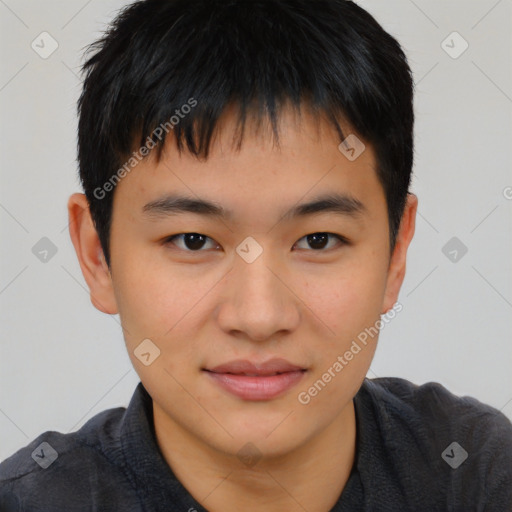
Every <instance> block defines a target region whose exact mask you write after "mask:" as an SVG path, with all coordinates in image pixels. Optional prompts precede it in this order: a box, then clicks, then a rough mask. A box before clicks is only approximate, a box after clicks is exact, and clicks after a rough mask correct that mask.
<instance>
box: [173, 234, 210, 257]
mask: <svg viewBox="0 0 512 512" xmlns="http://www.w3.org/2000/svg"><path fill="white" fill-rule="evenodd" d="M207 242H210V247H206V249H216V248H217V247H219V244H217V243H216V242H215V240H213V239H212V238H210V237H208V236H206V235H201V234H200V233H180V234H178V235H173V236H170V237H168V238H166V239H165V244H174V245H176V246H177V247H178V248H179V249H182V250H183V251H188V252H199V251H200V250H201V249H204V248H205V245H207Z"/></svg>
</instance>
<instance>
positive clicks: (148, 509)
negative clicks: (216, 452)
mask: <svg viewBox="0 0 512 512" xmlns="http://www.w3.org/2000/svg"><path fill="white" fill-rule="evenodd" d="M354 404H355V410H356V417H357V447H356V450H357V451H356V459H355V463H354V467H353V468H352V472H351V475H350V477H349V480H348V482H347V484H346V486H345V488H344V490H343V492H342V494H341V496H340V498H339V500H338V502H337V504H336V505H335V506H334V507H333V508H332V511H331V512H357V511H376V512H377V511H378V512H387V511H390V512H391V511H392V512H398V511H400V512H406V511H415V512H417V511H427V512H435V511H443V512H445V511H453V512H456V511H457V512H458V511H460V512H469V511H486V512H493V511H496V512H508V511H512V424H511V423H510V421H509V420H508V419H507V418H506V417H505V416H504V415H503V414H501V413H500V412H499V411H497V410H496V409H494V408H492V407H490V406H487V405H484V404H482V403H480V402H478V401H477V400H475V399H474V398H470V397H457V396H455V395H453V394H451V393H450V392H449V391H447V390H446V389H445V388H444V387H443V386H441V385H440V384H437V383H428V384H424V385H422V386H416V385H414V384H412V383H411V382H409V381H407V380H404V379H399V378H378V379H365V381H364V382H363V384H362V386H361V388H360V390H359V391H358V393H357V395H356V396H355V397H354ZM152 410H153V404H152V400H151V397H150V396H149V394H148V393H147V391H146V390H145V389H144V387H143V386H142V383H139V385H138V386H137V388H136V390H135V392H134V394H133V397H132V399H131V401H130V404H129V406H128V408H121V407H120V408H115V409H109V410H106V411H104V412H102V413H100V414H97V415H96V416H95V417H93V418H92V419H91V420H89V421H88V422H87V423H86V424H85V425H84V426H83V427H82V428H81V429H80V430H78V431H77V432H73V433H70V434H61V433H58V432H45V433H44V434H42V435H40V436H39V437H38V438H37V439H35V440H34V441H33V442H32V443H30V444H29V445H28V446H26V447H25V448H22V449H21V450H19V451H18V452H16V453H15V454H14V455H12V456H11V457H9V458H8V459H6V460H5V461H4V462H3V463H2V464H0V511H1V512H14V511H23V512H57V511H58V512H85V511H87V512H90V511H102V512H113V511H122V512H139V511H140V512H142V511H145V512H157V511H158V512H159V511H162V512H163V511H165V512H172V511H177V512H187V511H197V512H204V511H205V510H206V509H205V508H203V507H202V506H201V505H200V504H199V503H198V502H196V501H195V500H194V498H192V496H191V495H190V494H189V493H188V492H187V490H186V489H185V488H184V487H183V486H182V484H181V483H180V482H179V481H178V480H177V479H176V477H175V476H174V474H173V473H172V471H171V469H170V468H169V466H168V465H167V464H166V462H165V460H164V458H163V456H162V455H161V452H160V450H159V448H158V445H157V443H156V439H155V433H154V426H153V415H152Z"/></svg>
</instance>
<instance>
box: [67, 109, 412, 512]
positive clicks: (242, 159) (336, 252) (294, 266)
mask: <svg viewBox="0 0 512 512" xmlns="http://www.w3.org/2000/svg"><path fill="white" fill-rule="evenodd" d="M234 119H235V118H234V113H233V112H232V111H229V110H228V111H226V113H225V115H224V117H223V119H222V123H221V125H220V130H219V131H218V132H217V136H216V138H215V139H214V142H213V145H212V152H211V154H210V155H209V158H208V159H207V160H206V161H200V160H198V159H196V158H195V157H193V156H191V155H190V154H188V153H186V152H185V153H183V154H182V155H179V153H178V152H177V151H176V150H175V149H174V146H172V145H171V142H168V143H167V146H166V150H165V152H164V154H163V157H162V159H161V161H160V163H157V162H156V160H155V159H154V158H153V156H150V157H148V158H147V159H145V160H144V161H143V162H141V163H140V164H138V165H137V167H136V168H135V169H134V170H133V171H132V172H131V173H130V174H129V175H127V176H126V177H125V178H124V179H123V180H122V181H121V182H120V183H119V184H118V186H117V188H116V190H115V196H114V205H113V219H112V230H111V268H110V269H109V268H108V267H107V265H106V264H105V259H104V257H103V253H102V250H101V246H100V243H99V239H98V236H97V234H96V231H95V229H94V227H93V223H92V220H91V217H90V213H89V209H88V204H87V201H86V199H85V196H84V195H82V194H74V195H73V196H71V198H70V200H69V204H68V208H69V216H70V221H71V222H70V232H71V238H72V241H73V244H74V246H75V249H76V252H77V255H78V259H79V261H80V265H81V268H82V272H83V274H84V277H85V279H86V281H87V284H88V286H89V288H90V292H91V300H92V303H93V304H94V306H95V307H96V308H98V309H99V310H100V311H103V312H105V313H108V314H115V313H119V315H120V319H121V323H122V326H123V331H124V337H125V341H126V345H127V349H128V352H129V354H130V358H131V360H132V363H133V365H134V368H135V370H136V371H137V372H138V374H139V376H140V379H141V381H142V383H143V385H144V386H145V388H146V389H147V390H148V392H149V394H150V395H151V396H152V398H153V408H154V423H155V432H156V437H157V442H158V444H159V446H160V449H161V452H162V454H163V456H164V457H165V459H166V461H167V462H168V464H169V465H170V467H171V469H172V470H173V471H174V473H175V474H176V476H177V477H178V478H179V480H180V481H181V482H182V484H183V485H184V486H185V487H186V488H187V489H188V491H189V492H190V493H191V494H192V496H194V498H195V499H196V500H198V501H199V502H201V503H202V505H203V506H204V507H205V508H207V509H208V510H210V511H212V512H217V511H219V512H220V511H222V512H231V511H235V510H237V511H238V510H247V511H254V512H256V511H265V512H272V511H282V510H287V511H291V512H294V511H299V510H300V511H303V510H304V509H306V510H308V511H310V512H315V511H316V512H321V511H324V512H326V511H328V510H330V509H331V508H332V507H333V506H334V504H335V503H336V501H337V500H338V499H339V496H340V494H341V492H342V490H343V488H344V486H345V484H346V482H347V479H348V477H349V474H350V471H351V468H352V465H353V462H354V457H355V442H356V423H355V412H354V406H353V400H352V399H353V397H354V395H355V394H356V393H357V390H358V389H359V387H360V386H361V383H362V381H363V379H364V377H365V375H366V373H367V371H368V368H369V367H370V363H371V360H372V358H373V355H374V351H375V348H376V343H377V337H374V338H373V339H372V340H371V341H370V342H369V343H368V344H367V346H366V347H364V348H363V349H362V350H361V351H360V352H359V353H358V354H357V355H355V356H354V358H353V359H352V360H351V361H349V362H348V364H347V365H346V366H345V367H344V368H343V370H342V371H341V372H339V373H338V374H336V377H335V378H333V379H332V380H331V382H329V383H328V384H327V385H326V386H325V388H323V389H322V391H321V392H320V393H318V395H317V396H315V397H314V398H312V399H311V401H310V402H309V403H308V404H307V405H303V404H301V403H300V402H299V401H298V394H299V393H300V392H301V391H305V390H306V391H307V389H308V388H309V387H310V386H311V385H312V384H313V383H314V382H315V381H317V380H318V379H320V378H321V377H322V374H324V373H325V372H326V371H327V370H328V368H330V367H332V365H333V364H334V362H335V361H336V360H337V357H338V356H340V355H343V354H344V353H345V352H346V351H347V350H348V349H349V347H350V345H351V343H352V340H354V339H356V337H357V335H358V334H359V333H361V332H362V331H364V329H365V328H367V327H370V326H373V325H374V324H375V322H376V321H377V320H379V318H380V315H381V314H382V313H385V312H387V311H388V310H390V309H391V308H392V307H393V305H394V304H395V303H396V301H397V299H398V293H399V290H400V287H401V285H402V282H403V279H404V275H405V266H406V253H407V248H408V246H409V243H410V241H411V239H412V237H413V234H414V226H415V217H416V211H417V198H416V196H415V195H413V194H409V195H408V201H407V205H406V209H405V212H404V215H403V218H402V223H401V227H400V232H399V235H398V238H397V243H396V246H395V248H394V251H393V253H392V255H390V248H389V241H388V240H389V236H388V235H389V231H388V230H389V226H388V220H387V212H386V200H385V195H384V191H383V189H382V186H381V185H380V183H379V181H378V179H377V175H376V173H375V156H374V152H373V150H372V148H371V146H370V145H369V144H366V150H365V151H364V152H363V153H362V155H361V156H359V158H357V159H356V160H355V161H353V162H350V161H349V160H348V159H347V158H345V156H344V155H343V154H342V153H341V152H340V151H339V150H338V144H339V143H340V141H339V140H338V137H337V135H336V134H335V132H334V130H333V129H332V127H331V126H330V125H328V124H327V122H325V121H324V120H323V119H321V118H318V116H317V117H314V116H313V115H312V114H311V113H310V112H308V111H307V110H306V109H305V110H303V113H302V118H301V122H299V120H298V117H297V116H296V114H295V113H294V112H293V111H291V110H290V109H284V110H283V111H282V112H281V116H280V127H279V130H280V141H279V146H276V145H275V144H274V143H273V142H274V141H273V139H272V135H271V132H270V129H269V128H268V124H264V125H262V126H260V127H259V128H258V127H256V125H255V124H253V123H249V124H248V125H247V126H246V132H245V135H244V141H243V145H242V147H241V149H240V151H237V150H236V149H235V148H234V147H233V145H232V143H231V142H232V136H233V133H234V129H235V124H234ZM344 132H345V134H348V133H353V132H351V131H350V129H348V127H345V129H344ZM360 138H361V137H360ZM169 141H172V139H170V138H169ZM173 142H174V141H173ZM332 192H339V193H345V194H350V195H351V196H353V197H356V198H357V199H359V201H361V202H362V203H363V204H364V205H365V207H366V211H365V213H364V215H361V216H359V217H353V216H347V215H345V216H343V215H337V214H333V213H325V212H324V213H317V214H314V215H310V216H308V217H298V218H296V219H287V220H285V219H281V217H282V215H283V213H284V212H285V211H287V210H288V209H290V208H291V207H293V206H294V205H296V204H297V203H298V202H307V201H309V200H311V199H313V198H314V197H315V196H317V195H321V194H324V193H332ZM167 193H179V194H180V195H181V194H182V195H187V196H188V197H193V198H197V197H200V198H203V199H207V200H211V201H215V202H217V203H219V204H220V205H222V206H223V207H224V208H226V209H229V210H232V211H233V217H232V218H231V219H224V220H219V219H216V218H208V217H207V216H202V215H198V214H194V213H180V214H173V215H159V216H148V215H145V214H144V212H143V207H144V205H145V204H147V203H149V202H151V201H154V200H155V199H159V198H161V197H162V196H163V195H165V194H167ZM180 233H200V234H203V235H206V236H208V237H210V239H207V240H209V241H207V242H206V243H205V245H204V248H202V249H200V250H199V252H198V251H195V252H194V251H191V250H190V249H188V252H187V246H186V244H185V243H184V240H183V238H182V237H179V238H178V240H176V239H175V240H174V242H165V240H166V238H168V237H169V236H171V235H176V234H180ZM312 233H335V234H338V235H342V236H344V237H346V238H347V239H348V240H349V241H350V243H349V244H348V245H343V244H341V243H340V242H338V241H337V239H336V238H335V237H332V238H330V239H329V242H328V246H327V247H326V248H324V249H320V250H318V249H317V250H314V249H313V248H311V245H308V243H307V240H306V239H305V238H304V237H305V236H306V235H309V234H312ZM248 236H251V237H253V238H254V239H255V240H256V241H257V242H258V243H259V245H260V246H261V247H262V248H263V253H262V254H261V255H260V256H259V257H258V258H257V259H256V260H255V261H254V262H253V263H250V264H249V263H247V262H246V261H244V260H243V259H242V258H241V257H240V256H239V255H238V254H237V253H236V251H235V249H236V248H237V246H238V245H239V244H240V243H241V242H242V241H243V240H244V239H245V238H246V237H248ZM146 338H149V339H151V340H152V341H153V342H154V344H155V345H157V346H158V348H159V349H160V351H161V353H160V356H159V357H158V358H157V359H155V361H154V362H153V363H152V364H151V365H149V366H144V365H143V364H142V363H141V362H140V361H139V359H137V358H136V357H135V355H134V350H135V348H136V347H137V346H138V345H139V344H140V343H141V341H142V340H144V339H146ZM273 357H282V358H284V359H287V360H288V361H290V362H291V363H293V364H297V365H299V366H301V367H303V368H306V369H307V372H306V373H305V375H304V376H303V378H302V380H301V382H299V384H298V385H296V386H294V387H293V388H292V389H290V390H288V391H287V392H286V393H285V394H284V395H282V396H279V397H277V398H274V399H272V400H265V401H248V400H242V399H240V398H238V397H236V396H233V395H231V394H230V393H228V392H226V391H224V390H223V389H221V388H220V387H219V386H217V385H216V384H215V383H214V382H212V380H211V379H210V377H209V376H208V375H207V374H206V373H205V372H204V371H202V369H203V368H205V367H209V368H212V367H213V366H215V365H218V364H222V363H226V362H229V361H232V360H234V359H248V360H251V361H265V360H268V359H270V358H273ZM247 443H252V444H253V445H254V447H255V448H252V449H253V451H254V450H255V451H256V453H257V454H258V456H259V457H260V458H259V460H258V461H257V462H256V463H255V464H254V465H252V464H250V463H249V464H244V462H243V461H242V460H241V459H240V458H239V457H238V456H237V452H238V451H239V450H240V449H241V448H242V447H244V446H245V445H246V444H247Z"/></svg>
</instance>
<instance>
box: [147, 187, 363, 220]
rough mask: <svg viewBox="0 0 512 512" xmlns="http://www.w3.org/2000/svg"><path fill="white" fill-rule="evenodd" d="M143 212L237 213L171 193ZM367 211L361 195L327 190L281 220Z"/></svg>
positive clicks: (155, 214)
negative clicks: (327, 192)
mask: <svg viewBox="0 0 512 512" xmlns="http://www.w3.org/2000/svg"><path fill="white" fill-rule="evenodd" d="M143 212H144V214H146V215H147V216H150V217H161V216H167V215H176V214H181V213H195V214H197V215H204V216H208V217H215V218H218V219H226V220H229V219H232V218H233V217H234V213H233V212H232V211H230V210H227V209H225V208H224V207H223V206H221V205H220V204H218V203H216V202H214V201H209V200H205V199H196V198H191V197H185V196H178V195H168V196H165V197H162V198H160V199H156V200H155V201H151V202H149V203H147V204H146V205H145V206H144V207H143ZM366 212H367V209H366V207H365V206H364V204H363V203H362V202H361V201H359V199H357V198H355V197H353V196H351V195H348V194H337V193H336V194H335V193H330V194H325V195H321V196H318V197H316V198H315V199H313V200H312V201H310V202H308V203H301V204H297V205H294V206H293V207H292V208H290V209H289V210H288V211H287V212H285V213H284V214H283V215H282V216H281V220H291V219H294V218H297V217H305V216H308V215H313V214H316V213H335V214H339V215H343V216H347V217H353V218H356V217H360V216H361V215H363V214H365V213H366Z"/></svg>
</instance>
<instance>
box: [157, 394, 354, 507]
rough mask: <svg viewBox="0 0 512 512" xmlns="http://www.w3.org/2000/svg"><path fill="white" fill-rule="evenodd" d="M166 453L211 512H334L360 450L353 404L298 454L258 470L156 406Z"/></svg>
mask: <svg viewBox="0 0 512 512" xmlns="http://www.w3.org/2000/svg"><path fill="white" fill-rule="evenodd" d="M153 407H154V413H153V414H154V424H155V433H156V438H157V442H158V445H159V447H160V450H161V452H162V454H163V456H164V458H165V460H166V461H167V463H168V464H169V466H170V468H171V469H172V471H173V473H174V474H175V475H176V477H177V478H178V480H179V481H180V482H181V484H182V485H183V486H184V487H185V488H186V489H187V491H188V492H189V493H190V494H191V495H192V496H193V497H194V499H195V500H196V501H198V502H199V503H201V505H202V506H203V507H204V508H206V509H207V510H209V511H210V512H234V511H235V510H236V511H237V512H238V511H239V510H245V511H248V512H259V511H261V512H263V511H265V512H274V511H275V512H277V511H279V512H281V511H282V510H286V511H287V512H295V511H297V512H299V511H300V512H304V510H308V511H309V512H328V511H329V510H331V509H332V507H333V506H334V505H335V504H336V502H337V501H338V499H339V497H340V495H341V492H342V491H343V488H344V487H345V484H346V483H347V481H348V478H349V476H350V472H351V469H352V466H353V463H354V458H355V451H356V421H355V411H354V404H353V401H350V402H349V403H348V404H347V406H346V407H345V408H344V409H343V410H342V411H341V412H340V414H339V415H338V416H337V417H336V418H335V419H334V421H333V422H332V423H331V424H329V425H328V426H327V428H325V429H324V430H323V431H321V432H319V433H317V434H316V435H315V437H313V438H311V439H309V440H307V441H306V442H305V443H304V444H302V445H301V446H298V447H296V448H295V449H294V450H293V451H292V452H289V453H286V454H282V455H274V454H261V455H262V458H261V459H260V460H259V461H258V462H257V463H256V464H254V465H249V466H246V465H244V464H242V463H241V462H240V460H239V458H238V457H237V456H236V454H227V453H225V452H221V451H218V450H216V449H214V448H212V446H211V445H207V444H205V443H204V442H203V441H202V440H199V439H197V438H195V437H193V436H192V435H191V434H190V432H188V431H187V430H185V429H183V428H182V427H181V426H179V425H177V424H176V423H175V422H173V421H172V420H170V419H169V418H168V417H167V416H165V413H164V412H163V411H162V410H161V409H159V408H158V406H157V405H156V404H155V403H154V404H153Z"/></svg>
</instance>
